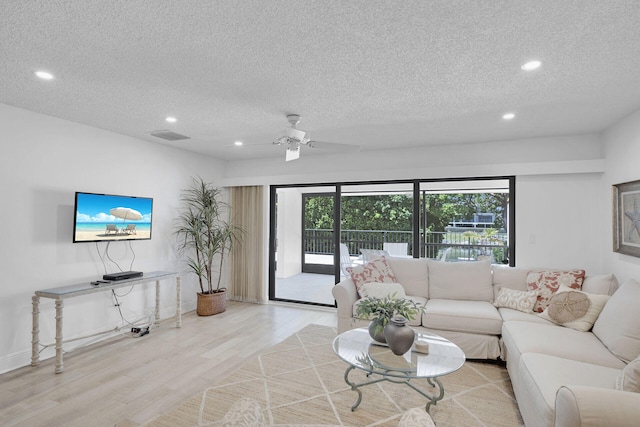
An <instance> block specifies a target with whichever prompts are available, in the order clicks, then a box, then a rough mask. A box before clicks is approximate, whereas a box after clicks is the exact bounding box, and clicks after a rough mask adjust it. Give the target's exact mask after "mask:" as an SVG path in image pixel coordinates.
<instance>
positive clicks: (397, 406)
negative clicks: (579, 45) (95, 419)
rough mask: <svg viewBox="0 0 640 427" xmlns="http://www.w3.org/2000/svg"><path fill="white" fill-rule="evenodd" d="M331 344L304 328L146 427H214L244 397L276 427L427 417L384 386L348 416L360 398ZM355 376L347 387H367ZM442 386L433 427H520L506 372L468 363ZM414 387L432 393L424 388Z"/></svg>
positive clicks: (409, 393) (415, 399)
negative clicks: (412, 413)
mask: <svg viewBox="0 0 640 427" xmlns="http://www.w3.org/2000/svg"><path fill="white" fill-rule="evenodd" d="M335 336H336V331H335V329H333V328H329V327H326V326H317V325H309V326H307V327H306V328H304V329H302V330H301V331H299V332H297V333H295V334H293V335H292V336H290V337H289V338H287V339H286V340H284V341H283V342H281V343H279V344H277V345H275V346H273V347H271V348H270V349H269V350H267V351H265V352H264V353H262V354H261V355H259V356H256V357H255V358H253V359H251V360H249V361H248V362H247V363H245V364H244V365H243V366H242V367H240V368H239V369H237V370H236V371H234V372H231V373H230V374H229V375H228V376H227V377H226V378H225V379H224V380H222V381H221V382H220V383H219V384H216V385H214V386H212V387H210V388H207V389H206V390H204V391H203V392H202V393H201V394H200V395H198V396H195V397H193V398H191V399H189V400H187V401H185V402H184V403H182V404H181V405H180V406H179V407H177V408H176V409H174V410H173V411H171V412H170V413H168V414H166V415H160V416H159V417H157V418H156V419H155V420H154V421H152V422H151V423H149V424H148V426H152V427H166V426H179V427H182V426H189V427H191V426H215V424H216V421H217V420H220V419H221V418H222V417H223V416H224V414H225V413H226V412H227V410H228V409H229V408H230V407H231V406H232V405H233V404H234V403H235V402H236V401H237V400H238V399H240V398H241V397H249V398H252V399H254V400H256V401H257V402H258V403H259V404H260V406H261V407H262V408H263V409H264V415H265V418H266V419H267V420H268V421H269V422H271V423H273V424H329V425H338V426H354V427H355V426H357V427H365V426H367V427H373V426H381V427H387V426H393V427H396V426H397V425H398V421H399V420H400V417H401V416H402V413H403V412H404V411H406V410H407V409H410V408H415V407H421V408H423V409H424V407H425V404H426V400H425V398H423V397H422V396H420V395H419V394H418V393H416V392H415V391H414V390H412V389H410V388H409V387H407V386H406V385H403V384H393V383H390V382H386V381H385V382H382V383H378V384H373V385H369V386H366V387H363V388H361V390H362V394H363V397H362V403H361V404H360V406H359V407H358V408H357V409H356V410H355V411H353V412H352V411H351V406H352V405H353V404H354V403H355V401H356V398H357V394H356V392H354V391H352V390H351V389H350V387H349V386H348V385H347V384H346V383H345V382H344V372H345V370H346V368H347V364H346V363H345V362H343V361H341V360H340V359H338V357H337V356H336V355H335V354H334V353H333V350H332V348H331V343H332V341H333V339H334V338H335ZM354 373H355V372H352V373H351V375H350V378H351V379H352V380H354V379H355V380H358V381H362V380H364V379H365V376H364V372H358V373H359V374H361V377H357V376H354V375H353V374H354ZM440 381H441V382H442V384H443V385H444V388H445V397H444V399H443V400H442V401H440V402H438V403H437V405H435V406H432V407H431V411H430V412H431V416H432V417H433V419H434V421H435V422H436V424H437V425H438V427H446V426H469V427H471V426H508V427H514V426H515V427H518V426H522V425H523V422H522V419H521V417H520V413H519V411H518V407H517V404H516V402H515V399H514V397H513V391H512V388H511V382H510V381H509V376H508V375H507V371H506V369H505V368H504V367H502V366H499V365H496V364H492V363H482V362H466V363H465V364H464V366H463V367H462V368H460V369H459V370H458V371H457V372H455V373H452V374H449V375H446V376H444V377H440ZM419 384H420V386H421V387H423V388H424V389H425V390H426V391H428V392H429V391H432V390H433V389H432V388H431V387H430V386H429V384H428V383H427V381H426V380H424V381H421V382H420V383H419Z"/></svg>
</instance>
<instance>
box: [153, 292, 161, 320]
mask: <svg viewBox="0 0 640 427" xmlns="http://www.w3.org/2000/svg"><path fill="white" fill-rule="evenodd" d="M158 326H160V281H159V280H156V313H155V320H154V322H153V327H154V328H157V327H158Z"/></svg>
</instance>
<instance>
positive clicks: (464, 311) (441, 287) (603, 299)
mask: <svg viewBox="0 0 640 427" xmlns="http://www.w3.org/2000/svg"><path fill="white" fill-rule="evenodd" d="M383 261H384V263H386V265H387V266H388V267H389V269H390V270H391V272H392V276H391V277H388V276H385V275H384V274H383V275H380V274H378V272H377V271H376V272H375V274H373V275H370V276H367V275H366V274H364V276H363V275H362V274H359V273H361V272H362V268H360V270H359V271H354V272H352V273H357V274H355V275H354V278H353V279H355V282H354V280H353V279H352V278H345V279H344V280H342V281H341V282H340V283H338V284H337V285H336V286H335V287H334V288H333V295H334V298H335V299H336V303H337V311H338V330H339V332H343V331H345V330H348V329H351V328H355V327H360V326H367V325H368V321H366V320H354V318H353V317H354V313H355V306H356V304H357V302H358V300H359V298H360V295H359V293H358V289H356V283H357V284H358V287H359V290H360V292H362V293H363V294H364V295H367V294H368V292H369V294H370V292H371V291H372V290H374V289H375V291H374V293H375V292H378V293H379V292H380V289H381V288H384V286H380V285H375V286H374V285H370V286H366V285H365V286H363V277H364V282H365V283H366V282H367V280H370V281H374V282H378V281H380V282H396V283H399V284H401V285H402V287H401V288H399V289H401V290H404V293H405V295H406V297H408V298H411V299H413V300H415V301H416V302H418V303H420V304H425V307H426V310H425V312H424V314H423V315H422V316H421V317H420V318H419V319H415V320H414V321H413V322H412V323H411V324H412V326H413V327H414V328H415V329H418V330H420V329H424V330H427V331H429V332H433V333H436V334H438V335H441V336H444V337H445V338H447V339H449V340H451V341H453V342H454V343H456V344H457V345H458V346H459V347H460V348H462V350H463V351H464V352H465V354H466V355H467V358H468V359H492V360H497V359H502V360H505V361H506V365H507V370H508V372H509V376H510V378H511V381H512V384H513V389H514V392H515V395H516V399H517V401H518V405H519V408H520V411H521V414H522V417H523V420H524V422H525V424H526V426H527V427H535V426H554V425H555V426H563V427H567V426H569V427H573V426H576V427H577V426H602V425H610V426H631V425H633V426H637V425H640V283H639V282H636V281H634V280H629V281H627V282H625V283H624V284H623V285H622V286H621V287H620V289H619V290H617V288H618V284H617V281H616V279H615V277H614V276H613V275H598V276H586V277H584V280H582V279H580V282H581V283H582V285H581V291H582V292H583V293H584V296H582V295H579V293H576V292H571V291H574V289H566V288H561V289H560V291H564V292H560V291H558V293H557V298H556V299H553V300H551V301H553V305H556V306H559V303H560V302H563V301H560V297H564V296H572V297H573V296H575V297H581V298H582V299H581V300H580V301H583V300H584V299H588V300H589V302H590V303H589V304H587V305H586V307H588V310H587V309H586V308H585V310H587V311H586V313H587V314H585V315H584V316H582V317H580V320H578V321H575V322H574V321H566V322H565V319H562V321H563V322H565V323H563V324H564V325H565V326H562V325H561V324H559V323H557V320H556V321H554V320H553V319H551V317H549V315H548V313H550V311H548V310H547V311H545V312H544V313H543V314H539V313H533V312H530V306H529V311H528V310H527V306H528V305H529V304H530V303H531V299H532V298H533V300H534V301H535V300H536V297H537V295H539V292H538V291H531V290H529V289H528V286H529V287H530V286H531V284H529V285H528V283H527V280H528V279H529V282H531V277H532V276H531V275H530V272H532V271H538V270H541V269H537V268H535V269H534V268H511V267H507V266H502V265H490V264H488V263H484V262H459V263H445V262H439V261H433V260H426V259H409V258H394V257H386V258H385V259H384V260H383ZM384 263H383V264H384ZM532 274H533V273H532ZM385 286H386V285H385ZM394 286H396V287H394ZM389 289H392V290H394V291H397V289H398V287H397V285H393V286H390V287H389ZM500 289H502V291H500ZM505 295H508V296H509V297H512V296H514V295H515V296H517V297H518V298H507V300H506V301H507V303H505V298H504V297H505ZM532 295H533V296H532ZM609 295H612V296H611V297H610V298H609V297H608V296H609ZM374 296H379V295H374ZM400 296H402V295H400ZM496 296H499V298H498V299H496ZM549 297H551V296H549ZM578 299H580V298H578ZM525 300H526V301H527V302H524V303H522V304H521V302H522V301H525ZM567 301H569V300H567ZM580 301H577V302H576V303H581V302H580ZM494 302H496V303H497V304H496V305H498V307H496V305H494ZM547 302H549V301H547ZM536 304H537V303H536ZM571 304H573V302H572V301H569V303H567V304H565V306H566V307H569V306H570V305H571ZM585 304H586V303H585ZM508 307H512V308H508ZM602 307H603V308H602ZM600 308H602V311H601V312H600V310H599V309H600ZM565 312H566V311H565ZM594 316H595V317H594ZM546 319H549V320H546ZM584 319H587V320H588V321H587V322H586V323H585V322H584ZM594 320H595V323H594V324H593V328H591V323H593V321H594ZM590 322H591V323H590ZM585 328H586V330H584V329H585ZM576 329H581V330H576ZM625 390H634V391H625Z"/></svg>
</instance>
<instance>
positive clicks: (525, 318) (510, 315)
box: [498, 307, 553, 325]
mask: <svg viewBox="0 0 640 427" xmlns="http://www.w3.org/2000/svg"><path fill="white" fill-rule="evenodd" d="M498 312H500V316H502V321H503V322H511V321H520V322H535V323H545V324H547V325H549V324H553V323H552V322H549V321H548V320H545V319H542V318H541V317H540V316H538V314H537V313H533V312H531V313H523V312H522V311H518V310H514V309H512V308H504V307H500V308H499V309H498Z"/></svg>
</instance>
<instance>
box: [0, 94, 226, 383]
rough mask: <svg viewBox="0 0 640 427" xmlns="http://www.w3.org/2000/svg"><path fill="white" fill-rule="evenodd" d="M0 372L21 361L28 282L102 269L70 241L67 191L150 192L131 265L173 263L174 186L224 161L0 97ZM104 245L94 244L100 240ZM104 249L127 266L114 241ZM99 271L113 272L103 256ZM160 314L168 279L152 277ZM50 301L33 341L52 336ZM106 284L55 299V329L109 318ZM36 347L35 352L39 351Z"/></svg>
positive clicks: (211, 176)
mask: <svg viewBox="0 0 640 427" xmlns="http://www.w3.org/2000/svg"><path fill="white" fill-rule="evenodd" d="M0 117H1V121H2V123H3V125H2V137H1V141H0V194H2V207H1V208H0V224H2V233H1V234H0V260H1V261H0V262H1V271H2V279H0V325H2V327H1V328H0V372H4V371H7V370H10V369H13V368H16V367H19V366H24V365H27V364H29V363H30V357H31V352H30V350H31V343H30V341H31V323H32V322H31V311H32V310H31V296H32V295H33V293H34V291H36V290H38V289H45V288H50V287H55V286H63V285H67V284H74V283H80V282H83V281H91V280H96V279H99V278H101V277H102V274H104V269H103V264H102V262H101V261H100V259H99V257H98V254H97V251H96V246H95V244H94V243H76V244H74V243H71V241H72V223H73V206H74V195H75V192H76V191H86V192H98V193H110V194H125V195H134V196H144V197H153V199H154V206H153V236H152V239H151V240H148V241H138V242H132V247H133V250H134V251H135V262H134V264H133V267H132V268H131V269H133V270H139V271H153V270H169V271H178V270H177V269H180V268H181V267H180V263H179V262H178V261H177V259H176V258H177V255H176V253H175V251H174V245H173V242H174V238H173V236H172V227H173V224H172V221H173V219H174V218H175V216H176V208H177V207H178V206H179V196H180V189H182V188H184V187H185V186H187V185H188V184H189V181H190V177H191V176H193V175H200V176H202V177H203V178H204V179H206V180H211V181H213V182H214V183H217V184H218V185H220V184H221V180H222V175H223V167H224V164H223V163H222V162H220V161H218V160H215V159H211V158H206V157H203V156H201V155H194V154H191V153H189V152H187V151H183V150H176V149H173V148H170V147H168V146H165V145H162V144H156V143H152V142H147V141H143V140H139V139H135V138H129V137H126V136H122V135H119V134H115V133H111V132H107V131H103V130H100V129H96V128H92V127H88V126H83V125H79V124H76V123H72V122H69V121H65V120H60V119H56V118H52V117H48V116H44V115H40V114H36V113H32V112H29V111H26V110H22V109H17V108H13V107H10V106H7V105H4V104H0ZM100 248H101V249H104V246H100ZM110 255H111V256H112V258H114V259H115V260H116V261H117V262H119V263H120V264H121V266H122V269H123V270H129V269H130V268H129V267H130V265H129V263H130V262H131V260H132V256H133V254H132V253H131V252H130V251H129V249H128V244H126V243H124V242H116V243H111V245H110ZM107 268H108V271H109V272H114V271H118V270H117V268H116V267H115V266H114V265H113V264H109V265H108V267H107ZM182 283H183V292H182V296H183V309H185V310H190V309H193V307H195V286H196V282H195V278H194V277H193V275H183V281H182ZM162 288H163V289H162V315H163V317H167V316H170V315H172V314H173V313H174V312H175V286H174V284H173V283H172V282H171V281H168V282H167V281H163V282H162ZM154 290H155V289H154V286H153V284H149V285H144V286H140V287H139V288H136V289H135V290H134V291H133V292H131V294H129V295H128V296H126V297H124V298H122V299H121V302H123V305H122V308H123V310H124V312H125V316H126V317H129V318H133V317H135V315H134V313H132V312H135V313H144V312H145V310H148V309H150V308H152V307H153V305H154ZM53 307H54V305H53V300H49V299H42V300H41V310H40V311H41V313H40V324H41V326H40V335H41V340H42V341H46V342H51V341H53V337H54V336H55V321H54V309H53ZM119 322H120V316H119V314H118V313H117V309H116V308H115V307H114V305H113V303H112V300H111V296H110V294H109V293H107V292H105V293H99V294H95V295H92V296H86V297H79V298H74V299H71V300H67V301H66V302H65V321H64V333H65V338H71V337H74V336H81V335H84V334H87V333H90V332H93V331H98V330H102V329H104V328H110V327H113V326H115V325H118V324H119ZM51 354H52V352H51V351H49V350H48V351H45V352H44V353H43V357H49V356H50V355H51Z"/></svg>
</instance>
